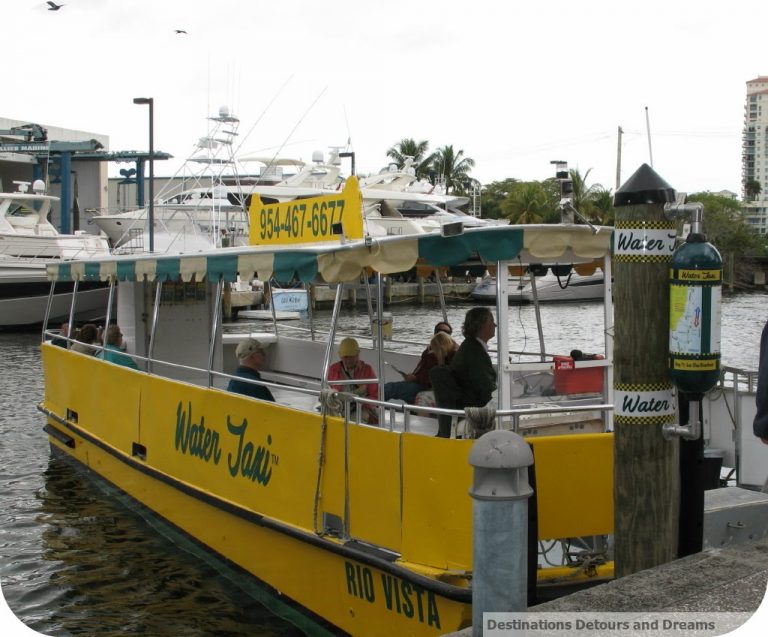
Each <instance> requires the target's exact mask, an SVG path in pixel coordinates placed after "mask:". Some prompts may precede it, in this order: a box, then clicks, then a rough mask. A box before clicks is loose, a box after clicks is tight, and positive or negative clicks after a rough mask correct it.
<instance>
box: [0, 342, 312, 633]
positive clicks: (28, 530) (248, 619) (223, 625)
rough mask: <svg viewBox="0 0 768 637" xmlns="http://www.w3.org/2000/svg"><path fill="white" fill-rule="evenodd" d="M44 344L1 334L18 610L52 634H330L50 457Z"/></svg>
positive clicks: (9, 573)
mask: <svg viewBox="0 0 768 637" xmlns="http://www.w3.org/2000/svg"><path fill="white" fill-rule="evenodd" d="M39 342H40V340H39V336H38V335H37V334H0V348H1V349H2V351H3V356H4V364H5V365H4V367H5V369H4V373H3V374H0V413H2V414H3V418H2V419H0V440H2V445H1V446H0V484H2V486H3V488H2V491H0V493H2V496H0V497H2V500H1V501H0V576H1V577H2V586H3V589H2V592H3V595H4V596H5V598H6V601H7V603H8V605H9V607H10V608H11V609H12V610H13V612H14V613H15V614H16V615H17V617H19V618H20V619H21V620H22V621H23V622H24V623H25V624H27V625H28V626H29V627H31V628H33V629H35V630H37V631H39V632H41V633H43V634H46V635H99V636H110V635H118V634H119V635H126V634H134V635H153V636H157V637H164V636H166V635H167V636H169V637H170V636H173V637H176V636H177V635H192V636H194V635H200V636H203V635H217V636H218V635H231V636H233V637H234V636H242V635H272V636H291V637H293V636H298V635H303V634H305V633H306V634H325V632H324V631H323V630H322V629H320V628H319V627H317V626H315V625H314V624H312V623H311V622H309V621H308V620H306V619H305V618H303V617H301V616H300V615H299V614H298V613H297V612H296V611H295V610H294V609H291V608H288V607H286V606H285V604H284V603H283V602H281V601H280V600H279V599H278V598H276V597H275V596H274V595H272V594H270V593H267V592H265V591H263V590H262V589H260V588H258V587H257V586H256V585H255V584H254V583H252V582H250V581H248V580H246V579H245V578H243V577H242V576H240V575H238V574H235V573H234V572H231V571H228V570H227V569H226V568H225V567H224V566H223V565H221V564H219V563H218V562H214V561H213V559H212V558H211V557H210V556H209V555H207V554H203V553H202V552H200V551H198V550H197V549H196V548H193V546H192V544H191V543H190V542H189V541H188V540H187V539H186V538H183V537H182V536H179V535H177V536H173V535H172V534H171V535H170V536H166V535H163V534H162V533H161V532H159V531H162V532H164V533H167V534H170V533H171V531H170V529H168V527H165V526H164V525H160V526H158V525H157V524H156V523H155V525H154V526H152V525H150V522H149V521H147V520H145V519H144V518H142V517H141V516H139V515H138V514H137V513H135V512H134V511H132V510H129V509H128V508H127V507H126V501H125V500H124V499H121V497H120V496H118V494H117V493H116V492H112V493H109V494H106V493H105V492H104V491H103V488H104V487H103V486H100V483H97V482H96V480H95V479H94V477H93V476H92V475H90V474H87V473H86V472H85V470H83V469H81V468H79V467H76V466H73V465H72V464H71V462H70V461H68V460H65V459H64V458H62V457H60V456H58V455H53V456H52V455H51V454H50V451H49V446H48V442H47V439H46V437H45V435H44V434H43V431H42V427H43V418H42V416H41V415H40V414H39V413H38V412H37V410H36V408H35V405H36V403H37V401H39V400H40V399H41V398H42V392H43V387H42V376H41V367H40V353H39ZM122 498H125V496H122ZM182 549H183V550H182ZM190 551H191V552H190ZM273 612H277V613H280V614H281V615H282V616H287V617H290V618H291V621H293V622H295V623H297V624H298V625H300V626H302V627H303V628H304V630H301V629H300V628H297V627H296V626H295V625H294V624H292V623H289V622H288V621H286V620H285V619H281V618H280V617H277V616H275V614H273Z"/></svg>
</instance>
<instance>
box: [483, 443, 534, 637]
mask: <svg viewBox="0 0 768 637" xmlns="http://www.w3.org/2000/svg"><path fill="white" fill-rule="evenodd" d="M469 464H471V465H472V466H473V467H474V472H473V481H472V489H471V490H470V492H469V495H470V496H471V497H472V499H473V500H474V502H473V503H472V560H473V563H474V574H473V578H472V635H473V636H474V637H482V634H483V613H484V612H486V613H487V612H510V613H519V612H524V611H526V610H527V608H528V586H527V571H528V564H527V556H528V498H530V497H531V495H532V494H533V489H532V488H531V485H530V484H529V483H528V467H529V466H531V465H532V464H533V453H531V449H530V447H528V444H527V443H526V442H525V441H524V440H523V438H522V437H521V436H519V435H518V434H516V433H514V432H512V431H506V430H495V431H489V432H488V433H486V434H484V435H482V436H481V437H480V438H478V440H477V441H476V442H475V444H474V445H473V446H472V450H471V451H470V453H469Z"/></svg>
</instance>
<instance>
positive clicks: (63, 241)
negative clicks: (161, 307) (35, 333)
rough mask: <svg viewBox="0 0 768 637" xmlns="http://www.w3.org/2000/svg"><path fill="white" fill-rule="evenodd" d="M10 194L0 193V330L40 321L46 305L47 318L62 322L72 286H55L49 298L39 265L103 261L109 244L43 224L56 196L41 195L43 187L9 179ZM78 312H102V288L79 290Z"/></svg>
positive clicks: (87, 286) (94, 285)
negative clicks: (12, 188) (97, 310)
mask: <svg viewBox="0 0 768 637" xmlns="http://www.w3.org/2000/svg"><path fill="white" fill-rule="evenodd" d="M14 184H16V186H17V190H16V191H15V192H9V193H0V329H8V328H24V327H31V326H33V325H37V324H40V323H42V321H43V316H44V315H45V311H46V306H47V304H48V303H49V301H50V302H51V304H52V307H51V316H52V317H53V318H54V319H55V320H58V319H64V318H66V317H67V316H68V315H69V307H70V305H71V303H72V287H73V286H72V283H61V284H59V285H58V286H57V288H56V290H55V294H53V296H50V294H49V292H50V289H51V286H50V284H49V282H48V280H47V278H46V271H45V266H46V263H49V262H57V261H59V262H61V261H66V260H70V259H83V258H90V257H105V256H107V255H108V254H109V245H108V243H107V241H106V239H104V238H103V237H100V236H96V235H92V234H88V233H86V232H84V231H80V230H78V231H75V232H74V233H73V234H59V232H58V231H57V230H56V228H55V227H54V226H53V225H52V224H51V223H50V222H49V221H48V213H49V212H50V209H51V204H52V203H53V202H55V201H58V198H57V197H52V196H50V195H46V194H45V184H44V183H43V182H42V181H41V180H37V181H35V182H34V184H32V192H29V187H30V183H29V182H25V181H14ZM80 291H81V292H82V293H81V294H78V304H77V305H78V308H77V309H78V313H82V314H83V315H87V313H88V312H89V311H91V310H94V309H96V308H98V309H99V310H100V309H101V308H103V304H104V302H105V301H106V294H107V289H106V287H104V285H103V284H102V283H100V282H98V281H93V282H90V281H86V282H83V283H82V284H81V286H80Z"/></svg>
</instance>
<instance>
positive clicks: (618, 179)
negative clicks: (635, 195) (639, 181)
mask: <svg viewBox="0 0 768 637" xmlns="http://www.w3.org/2000/svg"><path fill="white" fill-rule="evenodd" d="M623 133H624V131H623V130H622V129H621V126H619V135H618V138H619V139H618V143H617V147H616V190H618V189H619V187H620V186H621V136H622V134H623Z"/></svg>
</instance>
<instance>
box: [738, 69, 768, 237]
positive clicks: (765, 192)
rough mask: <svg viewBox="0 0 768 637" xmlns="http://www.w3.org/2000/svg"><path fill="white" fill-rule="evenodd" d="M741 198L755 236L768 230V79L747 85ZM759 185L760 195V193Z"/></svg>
mask: <svg viewBox="0 0 768 637" xmlns="http://www.w3.org/2000/svg"><path fill="white" fill-rule="evenodd" d="M742 149H743V150H742V167H741V196H742V199H743V200H744V202H745V210H746V218H745V221H746V222H747V225H749V226H750V227H751V228H752V229H753V230H754V231H755V232H759V233H761V234H765V233H766V231H767V230H768V228H767V226H768V76H765V75H761V76H760V77H758V78H757V79H754V80H749V81H748V82H747V101H746V104H745V106H744V136H743V145H742ZM758 185H759V192H757V190H758V188H757V186H758Z"/></svg>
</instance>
